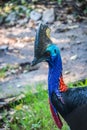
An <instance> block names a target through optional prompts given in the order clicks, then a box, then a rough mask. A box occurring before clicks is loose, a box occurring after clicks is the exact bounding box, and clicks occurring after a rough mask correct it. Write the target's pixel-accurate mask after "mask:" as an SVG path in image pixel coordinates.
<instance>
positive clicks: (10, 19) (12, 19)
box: [5, 12, 18, 23]
mask: <svg viewBox="0 0 87 130" xmlns="http://www.w3.org/2000/svg"><path fill="white" fill-rule="evenodd" d="M17 19H18V17H17V14H16V12H11V13H10V14H9V15H8V16H7V18H6V19H5V22H7V23H8V22H10V23H13V22H15V21H17Z"/></svg>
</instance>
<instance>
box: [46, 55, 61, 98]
mask: <svg viewBox="0 0 87 130" xmlns="http://www.w3.org/2000/svg"><path fill="white" fill-rule="evenodd" d="M61 76H62V61H61V57H60V56H56V57H55V59H54V60H51V61H50V62H49V75H48V91H49V97H50V96H51V94H52V92H55V93H56V95H57V96H58V97H60V96H61V92H60V90H59V81H60V77H61Z"/></svg>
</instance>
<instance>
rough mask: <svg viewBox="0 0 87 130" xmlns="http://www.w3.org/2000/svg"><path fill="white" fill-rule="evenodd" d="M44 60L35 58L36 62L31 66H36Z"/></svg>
mask: <svg viewBox="0 0 87 130" xmlns="http://www.w3.org/2000/svg"><path fill="white" fill-rule="evenodd" d="M43 60H44V59H43V58H40V59H37V58H34V60H33V61H32V62H31V66H34V65H36V64H38V63H40V62H42V61H43Z"/></svg>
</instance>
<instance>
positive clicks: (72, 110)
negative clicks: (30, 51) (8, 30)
mask: <svg viewBox="0 0 87 130" xmlns="http://www.w3.org/2000/svg"><path fill="white" fill-rule="evenodd" d="M49 30H50V29H49V28H48V26H47V25H45V24H40V26H39V29H38V30H37V33H36V39H35V48H34V60H33V61H32V63H31V64H32V65H36V64H37V63H40V62H42V61H46V62H47V63H48V65H49V73H48V94H49V104H50V109H51V113H52V116H53V118H54V120H55V122H56V125H57V126H58V128H59V129H61V128H62V125H63V124H62V121H61V119H60V117H59V114H60V115H61V116H62V117H63V118H64V120H65V121H66V122H67V124H68V125H69V126H70V129H71V130H87V122H86V121H87V113H86V112H87V87H77V88H68V87H67V86H66V85H65V83H64V81H63V76H62V60H61V55H60V50H59V48H58V47H57V45H55V44H53V43H52V41H51V40H50V37H49V33H50V31H49Z"/></svg>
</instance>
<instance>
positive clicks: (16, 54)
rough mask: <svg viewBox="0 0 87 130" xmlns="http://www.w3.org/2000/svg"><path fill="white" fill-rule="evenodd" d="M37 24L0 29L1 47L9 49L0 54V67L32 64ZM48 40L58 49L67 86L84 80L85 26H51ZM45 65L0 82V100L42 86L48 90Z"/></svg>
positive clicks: (86, 56)
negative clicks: (5, 46)
mask: <svg viewBox="0 0 87 130" xmlns="http://www.w3.org/2000/svg"><path fill="white" fill-rule="evenodd" d="M36 27H37V26H36V24H35V25H32V28H31V27H30V24H27V25H26V27H11V28H7V29H6V28H4V27H1V28H0V46H1V45H2V44H4V45H8V48H9V50H8V51H7V52H6V53H5V54H2V53H1V54H0V66H5V65H7V64H13V65H14V64H17V63H23V62H31V61H32V60H33V50H34V38H35V34H36ZM50 28H51V30H52V32H51V39H52V41H53V43H55V44H57V45H58V46H59V48H60V50H61V55H62V60H63V76H64V81H65V82H66V83H69V82H74V81H77V80H80V79H84V78H87V23H84V22H83V23H72V24H70V25H69V24H61V23H60V22H54V24H53V25H51V26H50ZM47 73H48V66H47V64H46V63H42V64H39V65H38V69H37V70H35V71H30V72H26V73H20V74H15V75H11V76H7V77H6V78H5V79H0V98H3V97H8V96H13V95H16V94H19V93H20V92H23V91H28V88H29V86H31V87H30V89H32V90H34V89H35V87H36V84H39V83H44V86H45V87H46V88H47Z"/></svg>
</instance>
